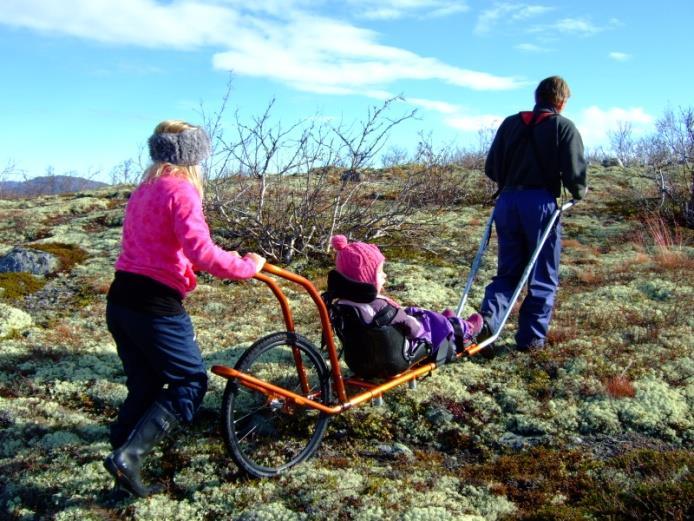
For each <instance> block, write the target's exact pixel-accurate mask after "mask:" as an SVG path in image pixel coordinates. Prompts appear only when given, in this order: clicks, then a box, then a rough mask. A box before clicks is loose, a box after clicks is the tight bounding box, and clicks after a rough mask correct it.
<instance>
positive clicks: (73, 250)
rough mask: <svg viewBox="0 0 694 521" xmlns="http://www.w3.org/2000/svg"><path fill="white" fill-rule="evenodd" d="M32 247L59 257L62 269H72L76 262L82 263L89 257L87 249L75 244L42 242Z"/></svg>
mask: <svg viewBox="0 0 694 521" xmlns="http://www.w3.org/2000/svg"><path fill="white" fill-rule="evenodd" d="M31 248H33V249H35V250H41V251H45V252H47V253H50V254H52V255H55V256H56V257H58V259H59V260H60V271H70V270H71V269H72V267H73V266H74V265H75V264H80V263H82V262H84V261H85V260H87V258H88V257H89V254H88V253H87V252H86V251H84V250H83V249H82V248H80V247H79V246H75V245H74V244H64V243H60V242H46V243H42V244H32V245H31Z"/></svg>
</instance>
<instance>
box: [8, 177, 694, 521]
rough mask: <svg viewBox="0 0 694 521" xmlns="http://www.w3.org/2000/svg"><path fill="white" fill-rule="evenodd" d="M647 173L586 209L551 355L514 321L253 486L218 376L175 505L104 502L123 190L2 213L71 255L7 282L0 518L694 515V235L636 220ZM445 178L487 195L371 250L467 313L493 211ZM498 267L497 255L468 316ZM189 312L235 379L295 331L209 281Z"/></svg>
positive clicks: (572, 249) (399, 285)
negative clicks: (50, 271) (462, 298)
mask: <svg viewBox="0 0 694 521" xmlns="http://www.w3.org/2000/svg"><path fill="white" fill-rule="evenodd" d="M413 168H416V167H413ZM644 168H645V167H629V168H624V169H622V168H619V167H609V168H603V167H599V166H598V167H596V166H593V167H591V169H590V172H589V176H590V182H591V192H590V194H589V197H588V198H587V199H586V200H585V201H584V202H582V203H581V204H579V205H577V206H576V207H574V208H573V209H572V210H571V212H570V213H569V214H567V215H566V216H565V217H564V221H563V222H564V253H563V257H562V267H561V280H562V282H561V289H560V294H559V298H558V304H557V307H556V311H555V316H554V321H553V326H552V331H551V335H550V345H549V347H548V348H547V349H545V350H544V351H542V352H539V353H532V354H524V353H518V352H516V351H514V350H513V348H512V347H513V340H512V339H513V333H514V328H515V325H514V324H513V316H512V320H511V322H510V323H509V325H508V327H507V330H506V331H505V332H504V333H503V335H502V338H501V340H500V342H499V343H498V346H499V349H498V354H497V356H496V357H495V358H493V359H486V358H483V357H476V358H472V359H469V360H461V361H458V362H456V363H455V364H452V365H449V366H446V367H443V368H441V369H440V370H438V371H436V372H435V373H434V374H433V375H432V376H431V377H430V378H425V379H423V380H422V381H421V382H419V385H418V387H417V389H416V390H408V389H407V388H406V386H405V387H403V388H398V389H395V390H393V391H392V392H390V393H388V394H386V395H385V404H384V405H383V406H380V407H375V406H371V405H366V406H363V407H359V408H356V409H354V410H351V411H349V412H346V413H344V414H342V415H340V416H338V417H336V418H334V420H333V421H331V423H330V426H329V427H328V432H327V434H326V437H325V439H324V441H323V443H322V444H321V447H320V449H319V451H318V453H317V455H316V456H315V457H314V458H313V459H311V460H310V461H308V462H306V463H304V464H302V465H300V466H299V467H297V468H295V469H293V470H292V471H290V472H288V473H287V474H285V475H283V476H281V477H279V478H277V479H271V480H249V479H247V478H246V477H244V476H243V475H241V474H240V472H239V470H238V469H237V468H236V467H235V466H234V464H233V463H232V462H231V459H230V458H229V456H228V455H227V454H226V451H225V448H224V445H223V442H222V438H221V433H220V427H219V411H220V406H221V395H222V391H223V387H224V385H225V381H224V380H223V379H221V378H219V377H217V376H214V375H210V391H209V393H208V395H207V396H206V398H205V401H204V403H203V407H202V409H201V411H200V414H199V418H198V421H197V422H196V424H195V425H194V426H192V427H190V428H187V429H185V430H183V431H182V432H179V434H178V435H177V437H176V438H175V439H172V440H168V441H167V442H165V443H164V444H162V446H161V447H159V448H158V449H157V451H156V454H155V455H154V456H153V457H152V458H151V460H150V462H151V464H150V465H148V466H147V470H146V477H147V479H149V480H154V481H159V482H162V483H163V484H164V485H165V490H164V492H163V493H161V494H156V495H154V496H152V497H151V498H148V499H145V500H140V501H123V502H121V503H118V504H116V505H110V504H107V502H106V497H107V493H108V491H109V489H110V487H111V484H112V483H111V479H110V478H109V476H108V474H107V473H106V472H105V471H104V470H103V468H102V466H101V460H102V458H103V457H104V456H105V455H106V454H107V452H108V450H109V446H108V442H107V435H106V433H107V426H108V423H109V421H110V420H111V419H112V418H113V417H114V415H115V413H116V411H117V408H118V405H119V404H120V403H121V401H122V400H123V398H124V397H125V392H126V391H125V385H124V384H125V381H124V377H123V374H122V370H121V364H120V361H119V359H118V356H117V354H116V351H115V346H114V344H113V342H112V340H111V338H110V335H109V334H108V331H107V330H106V325H105V323H104V320H103V318H102V317H103V316H104V309H105V292H106V290H107V288H108V285H109V283H110V280H111V278H112V275H113V271H112V269H113V262H114V261H115V258H116V256H117V254H118V248H119V241H120V226H119V220H118V216H122V212H123V209H124V205H125V201H126V195H124V194H125V192H124V191H123V189H122V188H118V189H116V188H113V189H110V188H107V189H101V190H99V191H94V192H89V193H88V194H87V195H88V197H86V196H85V195H84V194H78V195H75V196H65V195H63V196H53V197H40V198H34V199H15V200H11V201H0V212H1V213H2V214H3V217H4V218H3V219H2V221H0V253H4V252H6V251H9V250H10V249H11V248H12V247H13V246H18V245H24V246H30V247H32V248H35V247H40V248H41V249H44V250H45V251H50V252H51V253H54V254H56V255H57V256H58V257H59V258H60V259H61V261H62V271H61V272H60V273H58V274H57V275H55V276H53V277H47V278H41V277H38V278H37V277H30V278H28V279H27V277H25V276H24V275H23V274H4V275H3V278H0V286H1V287H3V288H5V289H4V290H0V331H2V332H3V333H2V334H3V335H4V339H3V341H2V342H3V344H2V352H1V354H0V467H1V468H2V469H3V472H2V473H0V512H1V513H2V514H1V515H0V517H2V518H3V519H5V518H7V519H58V520H69V519H80V520H82V519H116V518H124V519H181V520H189V519H248V520H250V519H263V520H264V519H268V520H269V519H287V520H293V519H297V520H299V519H307V520H308V519H360V520H367V519H379V520H380V519H398V520H418V519H423V520H426V519H437V520H445V519H467V520H470V521H472V520H481V519H488V520H495V519H497V520H504V519H524V520H526V519H527V520H530V519H533V520H540V519H542V520H545V519H546V520H549V519H560V520H578V519H672V520H680V519H681V520H684V519H688V518H691V517H692V513H693V512H692V509H693V508H694V502H693V501H692V497H694V490H693V488H694V486H693V483H694V480H693V478H692V473H691V470H692V468H693V467H694V461H693V460H692V458H693V455H692V451H691V446H692V443H693V442H694V416H693V414H692V411H693V410H694V381H693V380H692V377H693V376H694V353H693V351H692V346H694V319H693V318H692V314H691V313H689V312H688V311H687V310H688V309H691V308H692V305H693V304H694V289H692V288H694V269H692V268H693V267H694V232H693V230H692V229H691V228H688V227H686V226H684V225H678V226H675V223H674V222H673V221H671V220H669V219H668V218H667V216H666V215H661V214H659V213H658V212H657V211H653V210H652V209H642V208H641V207H639V206H638V205H636V206H634V205H635V204H636V203H637V202H638V201H639V200H642V199H643V198H649V197H655V196H657V190H658V188H657V185H652V184H651V183H650V182H649V181H648V179H645V178H643V177H642V176H641V174H642V173H644V172H645V171H646V170H645V169H644ZM406 170H407V167H403V166H400V167H391V168H390V169H386V170H383V171H373V172H371V175H372V177H370V178H367V179H366V180H365V181H364V183H368V184H367V186H369V187H370V188H369V190H368V191H367V192H365V194H366V193H371V192H375V193H378V194H381V195H379V197H377V198H374V199H372V200H374V201H376V203H375V204H377V205H387V204H389V203H388V202H389V201H390V200H391V199H390V197H391V195H392V194H395V193H397V190H398V187H397V183H395V182H394V179H397V178H403V179H405V178H407V176H408V175H410V174H411V173H412V172H414V170H413V171H412V172H410V173H408V172H407V171H406ZM446 175H451V176H456V175H457V176H459V179H460V180H461V183H463V184H464V183H466V182H469V183H470V185H469V186H476V187H479V188H478V189H475V190H473V189H470V190H467V191H466V192H465V193H463V194H462V195H461V194H458V195H456V199H455V201H453V202H451V201H449V202H447V204H446V205H445V207H444V206H441V205H438V203H437V202H436V201H433V202H432V203H431V204H430V205H419V206H413V207H412V213H411V214H410V215H409V216H408V219H407V223H409V224H407V223H403V227H401V228H394V229H391V230H388V233H384V234H383V235H382V236H379V237H375V238H373V239H372V240H375V241H376V242H378V243H379V244H380V245H381V246H382V248H383V250H384V252H385V253H386V255H387V257H388V261H389V262H388V273H389V282H388V284H389V291H390V294H391V296H392V297H393V298H395V299H396V300H399V301H400V302H402V303H403V304H415V303H416V304H420V305H424V306H429V307H432V308H435V309H442V308H444V307H451V306H454V305H455V304H456V303H457V299H458V297H459V295H460V291H461V290H462V286H463V284H464V280H465V276H466V274H467V270H468V267H469V265H470V262H471V260H472V257H473V256H474V253H475V250H476V248H477V245H478V240H479V237H480V235H481V232H482V228H483V226H484V223H485V221H486V219H487V216H488V215H489V212H490V211H491V207H490V206H489V205H488V203H487V202H486V197H485V196H484V194H485V193H486V192H485V190H486V188H485V186H484V184H483V183H482V180H481V178H480V174H479V172H478V171H475V170H465V169H460V170H455V169H454V170H451V171H448V173H447V174H446ZM301 180H302V178H301V177H300V176H294V177H293V182H295V183H296V184H297V185H300V184H301ZM340 182H341V181H339V179H338V180H337V181H336V183H335V184H334V186H339V183H340ZM634 194H639V195H638V199H634ZM366 200H367V199H364V201H366ZM210 201H211V204H212V205H214V199H210ZM634 207H636V210H632V208H634ZM642 210H643V211H642ZM644 212H646V213H644ZM211 220H212V222H213V226H212V228H213V231H214V232H215V233H216V234H217V235H216V237H217V240H219V241H220V242H226V243H227V244H228V245H232V243H233V240H232V239H231V238H230V237H229V235H228V233H229V232H228V230H226V229H225V226H224V222H225V221H224V220H223V219H221V218H220V217H219V216H216V217H215V215H214V212H213V213H212V215H211ZM405 224H407V225H406V226H405ZM337 231H342V230H341V229H337ZM39 232H40V233H39ZM355 233H356V232H355ZM37 235H38V236H39V238H37ZM492 242H493V241H492ZM244 248H245V246H244ZM329 268H330V255H329V254H327V253H324V254H322V255H308V256H303V255H294V258H293V259H292V264H291V265H290V269H293V270H295V271H297V272H299V273H302V274H304V275H307V276H309V277H310V278H311V280H313V281H314V282H315V283H316V285H317V286H318V287H319V288H322V287H324V285H325V276H326V274H327V271H328V269H329ZM494 270H495V261H494V244H493V243H492V245H491V251H490V252H489V253H488V258H487V260H486V261H485V262H484V264H483V266H482V268H481V271H480V274H479V280H478V281H477V283H476V285H475V287H474V288H473V292H472V295H471V299H470V303H471V304H473V305H476V304H478V303H479V301H480V299H481V296H482V292H483V286H484V283H485V281H488V280H489V279H490V278H491V276H492V275H493V274H494ZM25 279H27V280H25ZM20 280H21V281H23V282H20ZM287 293H288V296H289V298H290V305H291V306H292V309H293V310H294V313H295V317H296V326H297V329H298V330H299V331H300V332H302V333H303V334H305V335H307V336H308V337H309V338H311V339H312V340H313V341H314V342H315V343H317V344H318V343H319V342H320V332H319V328H318V325H317V321H316V312H315V306H314V305H313V303H312V302H310V299H308V298H306V297H305V296H304V295H302V294H300V293H297V292H295V291H292V290H288V291H287ZM186 305H187V309H188V310H189V312H190V314H191V316H192V318H193V322H194V323H195V326H196V330H197V334H198V342H199V344H200V346H201V349H202V351H203V355H204V357H205V360H206V362H207V363H208V365H212V364H226V365H233V364H234V363H235V361H236V360H237V359H238V357H239V356H240V355H241V353H242V352H243V351H244V350H245V349H246V348H247V347H248V346H249V345H250V343H251V342H253V341H254V340H255V339H257V338H259V337H261V336H263V335H265V334H266V333H269V332H271V331H276V330H279V329H281V328H282V319H281V313H280V310H279V307H278V305H277V302H276V300H275V298H274V296H273V295H272V294H271V292H270V291H268V290H267V288H266V287H265V286H264V285H263V284H260V283H257V282H255V281H250V282H244V283H226V282H222V281H217V280H215V279H213V278H211V277H208V276H201V277H200V285H199V288H198V290H197V291H196V292H195V293H194V294H193V295H191V297H190V298H189V299H188V300H187V304H186ZM471 310H472V308H468V309H466V310H465V311H466V312H468V311H471ZM159 456H163V458H161V457H159Z"/></svg>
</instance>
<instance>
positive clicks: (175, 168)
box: [141, 119, 203, 198]
mask: <svg viewBox="0 0 694 521" xmlns="http://www.w3.org/2000/svg"><path fill="white" fill-rule="evenodd" d="M194 128H198V127H196V126H195V125H191V124H190V123H186V122H185V121H181V120H178V119H167V120H165V121H162V122H161V123H159V124H158V125H157V126H156V127H155V128H154V134H155V135H156V134H165V133H166V134H179V133H181V132H183V131H184V130H189V129H194ZM164 174H168V175H175V176H178V177H182V178H184V179H186V180H187V181H189V182H190V183H191V184H192V185H193V186H194V187H195V189H196V190H197V192H198V194H200V197H201V198H202V196H203V183H202V169H201V168H200V165H176V164H173V163H169V162H166V161H154V162H153V163H152V164H151V165H150V166H149V168H147V170H145V172H144V173H143V174H142V181H141V182H142V183H149V182H152V181H154V180H155V179H157V178H159V177H160V176H162V175H164Z"/></svg>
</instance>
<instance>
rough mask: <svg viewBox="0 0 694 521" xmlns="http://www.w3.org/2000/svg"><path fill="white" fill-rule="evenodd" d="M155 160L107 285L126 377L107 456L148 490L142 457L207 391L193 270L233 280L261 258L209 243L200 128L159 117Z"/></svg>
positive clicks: (130, 482) (134, 199)
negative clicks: (190, 301) (193, 307)
mask: <svg viewBox="0 0 694 521" xmlns="http://www.w3.org/2000/svg"><path fill="white" fill-rule="evenodd" d="M149 151H150V155H151V157H152V160H153V164H152V166H150V167H149V169H148V170H147V171H146V172H145V174H144V176H143V180H142V183H140V185H139V186H138V187H137V189H136V190H135V191H134V192H133V193H132V195H131V197H130V200H129V201H128V205H127V208H126V210H125V220H124V223H123V243H122V248H121V253H120V256H119V257H118V260H117V261H116V266H115V267H116V274H115V278H114V280H113V283H112V284H111V288H110V289H109V293H108V297H107V300H108V302H107V306H106V321H107V324H108V329H109V331H110V332H111V334H112V335H113V338H114V340H115V342H116V347H117V350H118V356H119V357H120V359H121V361H122V362H123V369H124V371H125V374H126V376H127V382H126V385H127V388H128V395H127V397H126V399H125V401H124V402H123V404H122V405H121V407H120V410H119V412H118V418H117V419H116V421H115V422H114V423H113V424H112V425H111V430H110V442H111V446H112V448H113V452H112V453H111V454H109V456H108V457H107V458H106V459H105V460H104V466H105V467H106V469H107V470H108V471H109V472H110V473H111V474H112V475H113V476H114V477H115V478H116V484H117V486H118V488H119V489H120V490H125V491H127V492H129V493H131V494H135V495H137V496H140V497H144V496H147V495H148V494H150V493H151V492H152V490H151V489H150V488H148V487H146V486H145V485H144V484H143V483H142V480H141V477H140V465H141V461H142V457H143V456H144V455H145V454H146V453H147V452H149V451H150V450H151V449H152V447H154V445H155V444H156V443H157V442H158V441H159V440H161V439H162V438H163V437H164V436H165V435H166V434H167V433H168V432H169V431H170V430H171V429H172V428H173V427H174V426H175V425H176V424H177V423H179V422H181V421H182V422H188V423H189V422H191V421H192V420H193V416H194V415H195V412H196V411H197V409H198V407H199V406H200V403H201V402H202V398H203V396H204V395H205V392H206V391H207V370H206V368H205V365H204V363H203V360H202V356H201V353H200V349H199V347H198V345H197V343H196V342H195V332H194V330H193V326H192V323H191V321H190V317H189V316H188V314H187V313H186V311H185V309H184V307H183V299H184V297H185V296H186V295H187V294H188V293H190V292H191V291H193V290H194V289H195V286H196V277H195V271H207V272H209V273H211V274H212V275H214V276H216V277H220V278H228V279H234V280H240V279H247V278H250V277H253V276H254V275H255V274H256V273H258V271H260V269H261V268H262V267H263V264H264V263H265V259H263V258H262V257H261V256H259V255H256V254H254V253H247V254H246V255H245V256H244V257H241V256H240V255H239V254H238V253H236V252H229V251H225V250H223V249H222V248H220V247H218V246H217V245H215V244H214V242H213V241H212V239H211V238H210V230H209V228H208V226H207V223H206V221H205V217H204V215H203V211H202V200H201V197H202V180H201V171H200V166H199V165H200V163H201V162H202V161H203V160H205V159H206V158H207V157H208V156H209V153H210V142H209V137H208V136H207V134H206V132H205V131H204V130H203V129H202V128H200V127H196V126H193V125H190V124H188V123H185V122H183V121H175V120H170V121H164V122H162V123H160V124H159V125H158V126H157V127H156V128H155V129H154V134H153V135H152V136H151V137H150V138H149Z"/></svg>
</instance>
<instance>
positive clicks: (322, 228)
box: [203, 97, 430, 264]
mask: <svg viewBox="0 0 694 521" xmlns="http://www.w3.org/2000/svg"><path fill="white" fill-rule="evenodd" d="M399 100H400V98H392V99H389V100H386V101H385V102H384V103H383V104H382V105H380V106H377V107H372V108H370V109H369V111H368V113H367V116H366V118H365V119H364V120H362V121H360V122H354V123H350V124H346V123H344V122H340V123H339V124H337V125H331V124H330V123H329V122H327V121H325V120H324V119H322V118H311V119H309V120H304V121H299V122H296V123H293V124H291V125H289V126H283V125H282V124H281V122H275V121H274V120H273V117H272V108H273V106H274V103H275V102H274V100H272V101H271V102H270V103H269V104H268V106H267V107H266V109H265V111H264V112H263V113H262V114H261V115H260V116H256V117H252V118H251V119H250V120H248V121H246V120H244V119H243V118H242V117H241V115H240V113H239V111H236V112H235V116H234V131H233V135H232V136H231V137H229V138H226V136H224V135H223V133H222V131H221V129H222V124H221V121H222V113H223V111H224V110H225V108H226V97H225V99H224V102H223V104H222V107H221V108H220V109H219V111H218V112H217V113H215V114H204V113H203V116H204V121H205V126H206V127H207V129H208V131H209V132H210V135H211V137H212V141H213V148H214V154H213V157H212V158H211V160H210V162H209V164H208V165H207V167H208V171H207V179H208V183H207V207H208V211H209V212H210V213H211V214H212V219H213V223H214V224H215V227H216V228H217V229H218V230H219V235H220V236H221V237H222V238H224V239H226V240H227V241H228V244H229V246H231V247H234V248H237V249H254V250H256V251H258V252H260V253H262V254H263V255H265V256H266V257H268V258H269V259H271V260H273V261H279V262H283V263H287V264H288V263H290V262H292V261H293V260H294V259H296V258H297V256H298V257H303V258H308V257H309V256H310V257H315V256H321V255H322V254H325V253H327V251H328V249H329V238H330V236H331V235H333V234H334V233H337V232H340V233H344V234H346V235H348V236H351V237H355V238H360V239H363V240H373V239H375V238H378V237H382V236H385V235H388V234H389V233H391V232H393V231H395V230H401V229H403V228H404V227H408V226H410V227H411V226H423V225H424V224H425V222H424V221H422V220H421V219H416V220H415V213H416V212H417V208H418V206H419V205H418V200H419V198H420V196H421V193H422V191H423V190H424V188H425V187H426V186H428V185H429V184H430V180H429V179H428V178H427V176H423V175H419V172H418V171H416V170H413V169H398V170H396V171H390V172H388V174H387V175H386V172H385V171H380V172H379V171H375V170H373V169H372V168H370V166H371V164H372V162H373V160H374V158H375V157H376V155H377V154H379V153H380V151H381V150H382V148H383V146H384V145H385V143H386V142H387V138H388V134H389V132H390V130H391V129H392V128H393V127H395V126H396V125H399V124H400V123H402V122H404V121H406V120H408V119H410V118H412V117H414V111H411V112H406V113H396V105H397V102H398V101H399ZM344 172H356V173H358V174H359V175H358V176H350V179H346V178H345V176H344V175H343V174H344Z"/></svg>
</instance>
